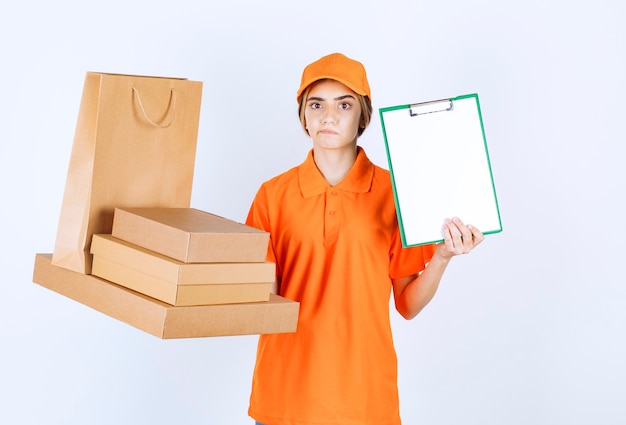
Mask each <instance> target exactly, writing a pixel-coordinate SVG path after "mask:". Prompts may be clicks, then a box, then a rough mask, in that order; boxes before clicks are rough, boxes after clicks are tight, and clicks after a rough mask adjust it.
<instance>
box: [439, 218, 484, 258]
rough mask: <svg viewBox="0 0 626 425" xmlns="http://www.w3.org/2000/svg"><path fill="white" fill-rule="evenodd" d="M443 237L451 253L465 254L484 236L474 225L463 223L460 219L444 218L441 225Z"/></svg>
mask: <svg viewBox="0 0 626 425" xmlns="http://www.w3.org/2000/svg"><path fill="white" fill-rule="evenodd" d="M443 239H444V243H445V244H446V247H447V248H448V250H449V251H450V253H451V254H453V255H459V254H467V253H468V252H470V251H471V250H472V249H474V247H475V246H476V245H478V244H479V243H481V242H482V241H483V240H484V239H485V237H484V235H483V234H482V232H481V231H480V230H478V229H477V228H475V227H474V226H472V225H471V224H470V225H467V226H466V225H465V224H464V223H463V221H461V219H459V218H458V217H454V218H452V219H446V220H445V221H444V226H443Z"/></svg>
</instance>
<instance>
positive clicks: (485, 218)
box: [379, 94, 502, 247]
mask: <svg viewBox="0 0 626 425" xmlns="http://www.w3.org/2000/svg"><path fill="white" fill-rule="evenodd" d="M379 112H380V121H381V125H382V130H383V136H384V139H385V147H386V150H387V160H388V163H389V172H390V174H391V181H392V184H393V192H394V199H395V204H396V212H397V215H398V223H399V226H400V233H401V236H402V244H403V246H405V247H410V246H418V245H425V244H429V243H436V242H441V241H443V236H442V226H443V221H444V219H446V218H452V217H459V218H460V219H461V220H463V222H464V223H466V224H472V225H474V226H475V227H477V228H478V229H479V230H480V231H482V232H483V233H484V234H486V235H488V234H492V233H498V232H501V231H502V221H501V218H500V210H499V207H498V200H497V197H496V189H495V184H494V180H493V175H492V171H491V163H490V160H489V152H488V150H487V139H486V138H485V131H484V126H483V121H482V114H481V111H480V104H479V101H478V94H467V95H462V96H458V97H454V98H450V99H442V100H435V101H430V102H422V103H414V104H408V105H400V106H393V107H387V108H380V109H379Z"/></svg>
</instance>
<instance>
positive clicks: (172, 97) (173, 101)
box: [133, 87, 176, 128]
mask: <svg viewBox="0 0 626 425" xmlns="http://www.w3.org/2000/svg"><path fill="white" fill-rule="evenodd" d="M133 93H135V95H136V96H137V103H139V107H140V108H141V112H142V113H143V117H144V118H145V119H146V121H148V122H149V123H150V124H152V125H153V126H154V127H157V128H167V127H169V126H170V125H172V123H173V122H174V118H176V91H175V90H174V89H172V90H171V94H170V102H169V104H168V105H167V106H168V110H169V108H170V105H171V107H172V119H170V120H169V122H167V123H166V124H157V123H156V122H155V121H154V120H152V119H150V117H149V116H148V114H147V113H146V109H145V108H144V106H143V102H142V101H141V96H140V95H139V90H137V89H136V88H135V87H133Z"/></svg>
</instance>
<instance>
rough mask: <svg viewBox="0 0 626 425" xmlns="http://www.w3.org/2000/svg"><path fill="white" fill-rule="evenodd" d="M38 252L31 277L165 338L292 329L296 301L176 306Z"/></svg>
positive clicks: (273, 299)
mask: <svg viewBox="0 0 626 425" xmlns="http://www.w3.org/2000/svg"><path fill="white" fill-rule="evenodd" d="M51 259H52V254H37V255H36V256H35V268H34V273H33V282H35V283H37V284H39V285H41V286H43V287H45V288H48V289H50V290H52V291H55V292H58V293H59V294H61V295H64V296H66V297H68V298H71V299H73V300H75V301H78V302H79V303H81V304H84V305H86V306H88V307H91V308H93V309H95V310H97V311H99V312H101V313H104V314H106V315H108V316H111V317H113V318H115V319H117V320H120V321H122V322H124V323H127V324H129V325H131V326H134V327H135V328H137V329H140V330H142V331H145V332H147V333H149V334H152V335H154V336H157V337H159V338H163V339H171V338H199V337H210V336H226V335H252V334H272V333H289V332H295V330H296V327H297V321H298V312H299V307H300V304H299V303H298V302H296V301H292V300H289V299H286V298H283V297H280V296H278V295H274V294H272V295H270V299H269V301H265V302H257V303H243V304H224V305H211V306H191V307H175V306H171V305H169V304H167V303H164V302H162V301H159V300H156V299H154V298H150V297H148V296H146V295H143V294H140V293H138V292H135V291H132V290H130V289H127V288H124V287H122V286H119V285H116V284H114V283H112V282H109V281H106V280H104V279H100V278H98V277H95V276H91V275H85V274H82V273H78V272H74V271H72V270H69V269H66V268H63V267H59V266H54V265H52V264H51Z"/></svg>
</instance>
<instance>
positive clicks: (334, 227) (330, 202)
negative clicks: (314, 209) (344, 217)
mask: <svg viewBox="0 0 626 425" xmlns="http://www.w3.org/2000/svg"><path fill="white" fill-rule="evenodd" d="M340 202H341V197H340V196H339V191H338V190H337V189H335V188H332V187H331V188H329V189H328V190H327V191H326V218H325V221H326V225H325V226H324V227H325V234H324V236H325V239H326V243H333V242H335V241H336V240H337V235H338V234H339V216H340V214H339V206H340V205H339V204H340Z"/></svg>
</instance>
